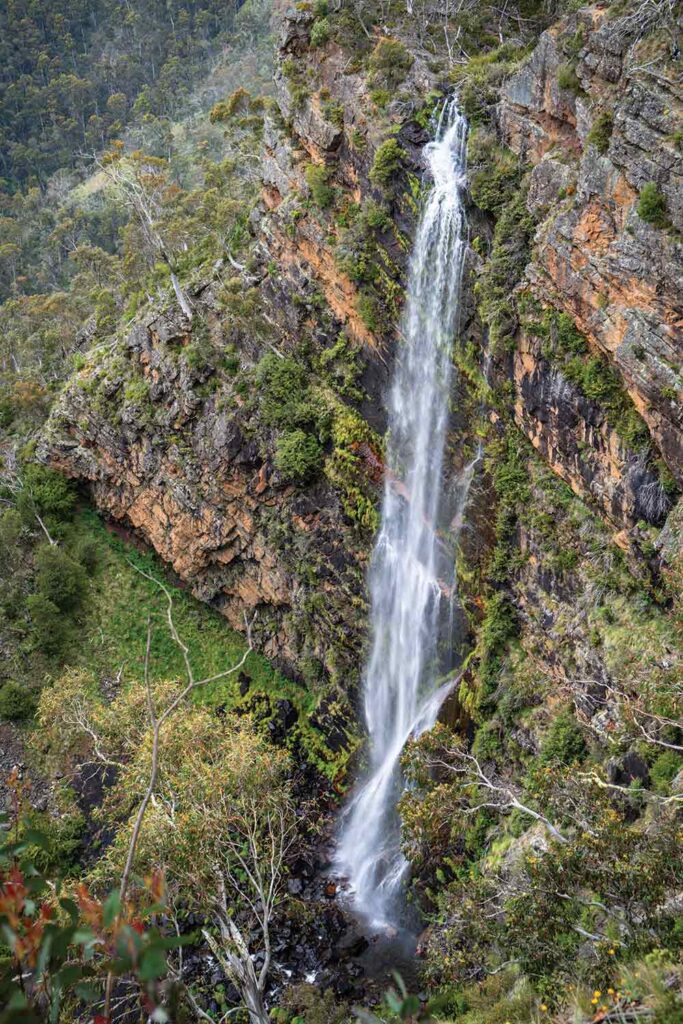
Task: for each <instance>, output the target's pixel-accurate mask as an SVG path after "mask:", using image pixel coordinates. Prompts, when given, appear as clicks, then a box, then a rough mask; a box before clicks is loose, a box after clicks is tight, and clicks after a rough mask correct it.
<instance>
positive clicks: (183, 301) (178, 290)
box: [169, 268, 192, 320]
mask: <svg viewBox="0 0 683 1024" xmlns="http://www.w3.org/2000/svg"><path fill="white" fill-rule="evenodd" d="M169 269H170V268H169ZM171 284H172V285H173V291H174V292H175V295H176V298H177V300H178V302H179V304H180V308H181V309H182V311H183V313H184V314H185V316H186V317H187V319H188V320H191V319H192V306H191V305H190V300H189V299H188V297H187V296H186V294H185V292H184V291H183V289H182V286H181V284H180V281H179V280H178V278H177V276H176V274H175V271H173V270H171Z"/></svg>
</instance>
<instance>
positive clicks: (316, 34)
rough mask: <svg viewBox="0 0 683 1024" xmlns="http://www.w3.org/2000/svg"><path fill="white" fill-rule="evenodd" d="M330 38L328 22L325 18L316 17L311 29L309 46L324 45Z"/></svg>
mask: <svg viewBox="0 0 683 1024" xmlns="http://www.w3.org/2000/svg"><path fill="white" fill-rule="evenodd" d="M329 38H330V23H329V21H328V19H327V18H317V19H316V20H315V21H314V22H313V28H312V29H311V46H324V45H325V43H326V42H327V41H328V39H329Z"/></svg>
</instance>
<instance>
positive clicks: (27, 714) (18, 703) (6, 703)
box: [0, 679, 36, 722]
mask: <svg viewBox="0 0 683 1024" xmlns="http://www.w3.org/2000/svg"><path fill="white" fill-rule="evenodd" d="M35 710H36V702H35V699H34V698H33V696H32V695H31V694H30V693H29V692H28V691H27V690H26V689H24V687H23V686H20V685H19V683H15V682H12V680H11V679H10V680H9V681H8V682H6V683H4V684H3V686H1V687H0V718H6V719H7V720H8V721H10V722H20V721H23V720H24V719H26V718H32V717H33V715H34V714H35Z"/></svg>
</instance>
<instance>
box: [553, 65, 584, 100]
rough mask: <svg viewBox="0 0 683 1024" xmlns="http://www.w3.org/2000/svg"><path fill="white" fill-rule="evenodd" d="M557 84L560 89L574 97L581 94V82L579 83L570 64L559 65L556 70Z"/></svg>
mask: <svg viewBox="0 0 683 1024" xmlns="http://www.w3.org/2000/svg"><path fill="white" fill-rule="evenodd" d="M557 84H558V85H559V87H560V89H566V90H567V91H568V92H573V93H574V95H575V96H578V95H579V93H582V92H583V88H582V86H581V82H580V81H579V78H578V75H577V74H576V69H575V68H574V67H573V66H572V65H571V64H560V66H559V68H558V69H557Z"/></svg>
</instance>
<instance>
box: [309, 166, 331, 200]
mask: <svg viewBox="0 0 683 1024" xmlns="http://www.w3.org/2000/svg"><path fill="white" fill-rule="evenodd" d="M330 173H331V172H330V169H329V167H325V165H324V164H309V165H308V167H307V168H306V183H307V185H308V187H309V189H310V190H311V198H312V199H313V202H314V203H315V204H316V205H317V206H319V207H320V208H321V209H322V210H324V209H326V208H327V207H328V206H331V205H332V203H333V202H334V189H333V188H332V186H331V185H330V184H329V180H330Z"/></svg>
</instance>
